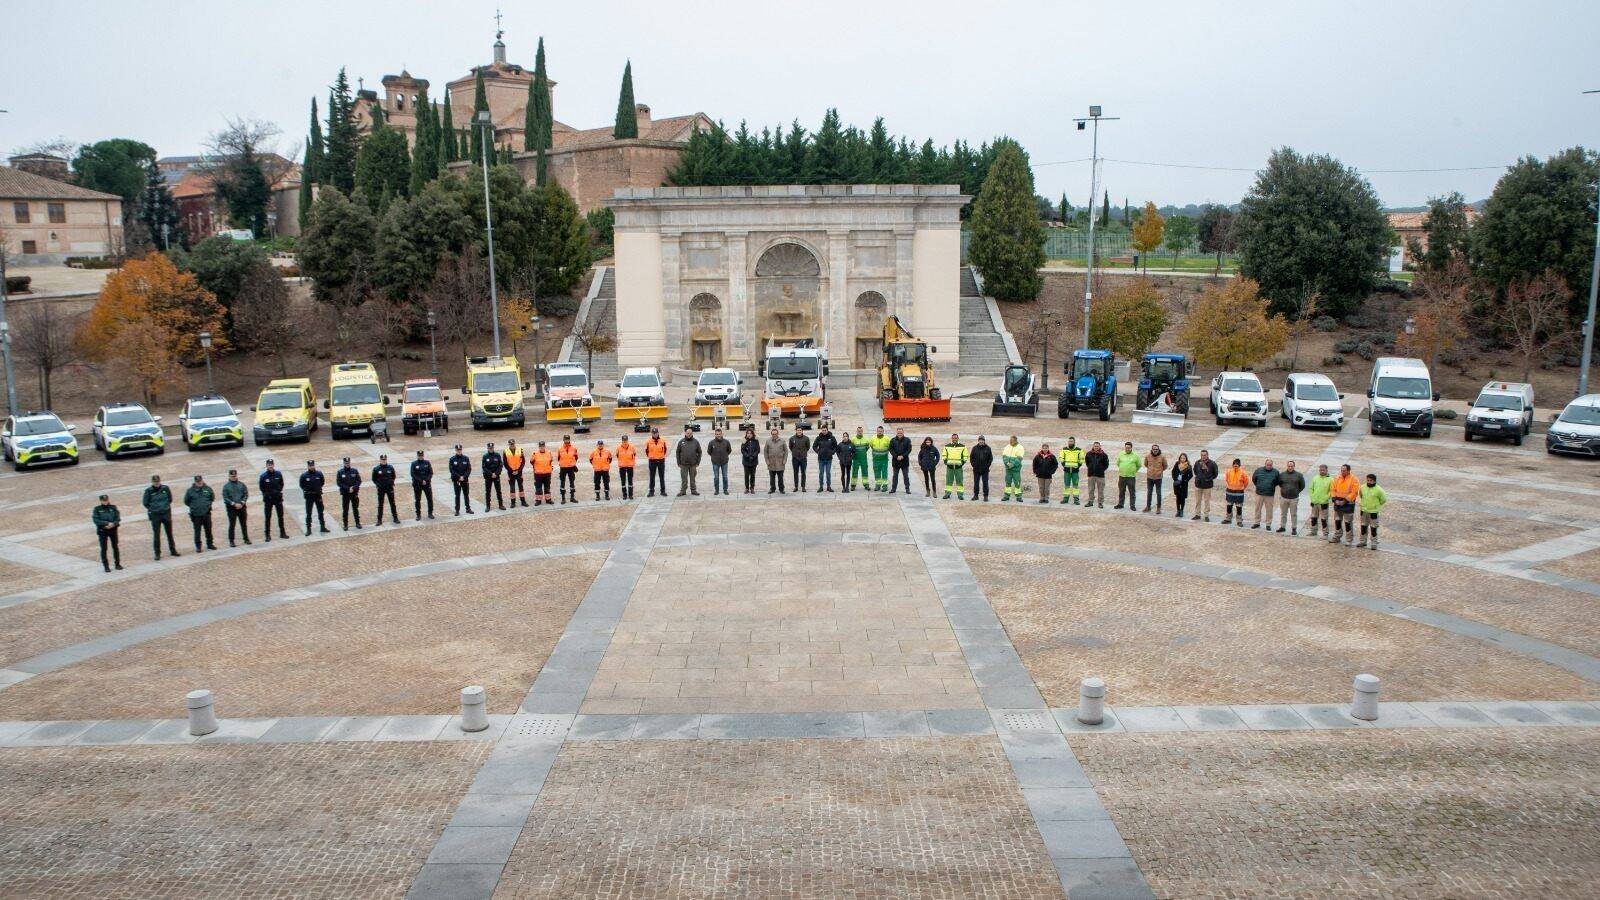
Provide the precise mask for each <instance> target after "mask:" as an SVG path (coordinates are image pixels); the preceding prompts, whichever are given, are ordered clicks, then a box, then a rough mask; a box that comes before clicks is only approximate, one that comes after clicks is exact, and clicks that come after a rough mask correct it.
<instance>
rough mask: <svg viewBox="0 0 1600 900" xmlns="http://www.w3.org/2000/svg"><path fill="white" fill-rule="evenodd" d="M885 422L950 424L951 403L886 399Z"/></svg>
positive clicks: (884, 405)
mask: <svg viewBox="0 0 1600 900" xmlns="http://www.w3.org/2000/svg"><path fill="white" fill-rule="evenodd" d="M883 420H884V421H885V422H948V421H950V401H949V400H945V399H941V400H929V399H927V398H922V399H918V400H894V399H889V398H885V399H884V401H883Z"/></svg>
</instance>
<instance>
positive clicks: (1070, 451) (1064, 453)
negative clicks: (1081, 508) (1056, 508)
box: [1061, 437, 1084, 504]
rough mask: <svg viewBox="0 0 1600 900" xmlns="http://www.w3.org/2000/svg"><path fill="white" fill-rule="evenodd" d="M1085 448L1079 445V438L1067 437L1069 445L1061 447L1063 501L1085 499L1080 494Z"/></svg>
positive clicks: (1069, 501)
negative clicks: (1079, 487)
mask: <svg viewBox="0 0 1600 900" xmlns="http://www.w3.org/2000/svg"><path fill="white" fill-rule="evenodd" d="M1083 457H1084V452H1083V448H1082V447H1079V446H1078V439H1077V438H1074V437H1069V438H1067V445H1066V446H1065V447H1062V448H1061V502H1062V503H1078V504H1081V503H1082V502H1083V500H1082V499H1081V498H1080V497H1079V496H1078V470H1079V469H1081V468H1083Z"/></svg>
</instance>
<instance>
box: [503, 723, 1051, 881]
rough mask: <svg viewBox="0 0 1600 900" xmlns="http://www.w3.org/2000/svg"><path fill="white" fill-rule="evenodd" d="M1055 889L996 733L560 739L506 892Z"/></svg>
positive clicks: (509, 871) (514, 855)
mask: <svg viewBox="0 0 1600 900" xmlns="http://www.w3.org/2000/svg"><path fill="white" fill-rule="evenodd" d="M646 896H648V897H702V898H714V897H751V896H760V897H823V896H827V897H887V896H894V897H930V898H966V897H1006V898H1026V897H1041V898H1043V897H1050V898H1059V897H1061V896H1062V892H1061V886H1060V883H1059V881H1058V880H1057V878H1056V875H1055V871H1054V869H1053V868H1052V867H1051V864H1050V858H1049V856H1048V855H1047V854H1046V852H1045V847H1044V845H1043V843H1042V842H1041V841H1040V838H1039V836H1038V832H1037V831H1036V830H1035V828H1034V824H1033V821H1032V819H1031V818H1030V816H1029V813H1028V808H1027V807H1026V806H1025V805H1024V804H1023V802H1022V796H1021V794H1020V793H1019V792H1018V789H1017V781H1016V779H1015V777H1013V776H1012V774H1011V770H1010V768H1009V767H1008V766H1007V765H1006V761H1005V757H1004V755H1003V754H1002V753H1001V749H1000V744H999V742H998V741H997V740H996V739H995V738H993V737H992V736H991V737H951V738H940V739H927V738H925V739H911V740H883V739H868V740H860V739H856V740H836V741H826V740H798V741H687V742H683V741H671V742H667V741H648V742H640V741H633V742H584V743H578V744H568V745H567V746H566V747H565V748H563V750H562V752H561V756H560V757H559V758H558V759H557V761H556V764H555V767H554V769H553V770H552V771H551V773H550V775H549V778H548V779H547V781H546V783H545V787H544V791H543V793H542V794H541V795H540V798H539V802H538V804H537V805H536V806H535V807H534V810H533V814H532V815H531V816H530V818H529V822H528V826H527V828H526V829H524V831H523V833H522V836H521V839H520V840H519V841H518V843H517V846H516V849H515V851H514V852H513V853H512V856H511V861H510V863H509V865H508V866H507V867H506V871H505V875H504V877H503V878H502V880H501V882H500V888H499V890H498V891H496V893H495V897H496V898H532V897H602V898H608V897H646Z"/></svg>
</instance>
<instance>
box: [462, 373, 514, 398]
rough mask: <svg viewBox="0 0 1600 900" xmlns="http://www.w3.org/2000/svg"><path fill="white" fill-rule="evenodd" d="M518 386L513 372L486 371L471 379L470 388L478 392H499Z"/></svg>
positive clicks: (512, 389) (511, 389)
mask: <svg viewBox="0 0 1600 900" xmlns="http://www.w3.org/2000/svg"><path fill="white" fill-rule="evenodd" d="M519 387H520V386H519V385H518V384H517V373H515V372H486V373H484V374H482V375H479V376H477V377H476V378H474V379H472V390H473V391H474V392H476V393H479V394H501V393H505V392H506V391H515V390H518V389H519Z"/></svg>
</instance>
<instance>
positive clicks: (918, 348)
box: [889, 344, 928, 366]
mask: <svg viewBox="0 0 1600 900" xmlns="http://www.w3.org/2000/svg"><path fill="white" fill-rule="evenodd" d="M889 354H890V356H891V357H892V358H893V359H894V361H895V362H896V363H898V364H900V365H902V366H903V365H908V364H909V365H913V366H920V365H923V364H925V363H926V362H927V361H928V347H927V345H925V344H895V345H894V346H893V347H890V348H889Z"/></svg>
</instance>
